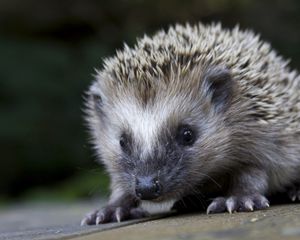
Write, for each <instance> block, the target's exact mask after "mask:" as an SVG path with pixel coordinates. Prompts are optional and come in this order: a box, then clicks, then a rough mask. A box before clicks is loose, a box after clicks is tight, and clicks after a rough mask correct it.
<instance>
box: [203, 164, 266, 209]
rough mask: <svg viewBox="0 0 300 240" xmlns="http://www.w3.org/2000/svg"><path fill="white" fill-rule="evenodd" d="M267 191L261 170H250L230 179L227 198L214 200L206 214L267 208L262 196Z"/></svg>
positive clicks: (264, 174) (264, 175) (264, 198)
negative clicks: (230, 183) (230, 185)
mask: <svg viewBox="0 0 300 240" xmlns="http://www.w3.org/2000/svg"><path fill="white" fill-rule="evenodd" d="M266 191H267V176H266V173H265V172H264V171H262V170H259V169H256V168H251V169H247V170H244V171H242V172H240V173H239V174H238V175H236V176H234V177H233V179H232V187H231V189H230V190H229V192H228V196H227V197H218V198H215V199H214V200H213V201H212V203H211V204H210V205H209V206H208V208H207V213H219V212H226V211H228V212H229V213H232V212H249V211H254V210H260V209H265V208H267V207H269V201H268V200H267V199H266V197H265V196H264V193H265V192H266Z"/></svg>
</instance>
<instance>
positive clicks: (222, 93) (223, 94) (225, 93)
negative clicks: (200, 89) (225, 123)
mask: <svg viewBox="0 0 300 240" xmlns="http://www.w3.org/2000/svg"><path fill="white" fill-rule="evenodd" d="M203 83H204V92H205V95H207V96H208V97H209V98H210V100H211V102H212V103H213V104H214V106H215V109H216V111H217V112H224V111H226V109H227V108H228V106H229V105H230V102H231V98H232V95H233V89H234V81H233V79H232V77H231V74H230V72H229V70H228V69H227V68H224V67H213V68H209V69H208V70H207V71H206V72H205V75H204V81H203Z"/></svg>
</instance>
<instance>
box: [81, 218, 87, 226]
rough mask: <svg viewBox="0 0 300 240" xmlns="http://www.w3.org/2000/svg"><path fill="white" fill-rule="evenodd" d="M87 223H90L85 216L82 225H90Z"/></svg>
mask: <svg viewBox="0 0 300 240" xmlns="http://www.w3.org/2000/svg"><path fill="white" fill-rule="evenodd" d="M87 223H88V219H87V218H86V217H85V218H83V219H82V220H81V222H80V226H86V225H88V224H87Z"/></svg>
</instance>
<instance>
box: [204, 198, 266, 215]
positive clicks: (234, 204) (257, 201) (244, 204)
mask: <svg viewBox="0 0 300 240" xmlns="http://www.w3.org/2000/svg"><path fill="white" fill-rule="evenodd" d="M269 206H270V205H269V201H268V200H267V199H266V198H265V197H264V196H262V195H260V194H253V195H246V196H231V197H229V198H227V199H225V198H216V199H215V200H213V202H212V203H211V204H210V205H209V206H208V208H207V214H209V213H218V212H226V211H228V212H229V213H230V214H231V213H234V212H236V211H239V212H249V211H251V212H252V211H254V210H260V209H265V208H267V207H269Z"/></svg>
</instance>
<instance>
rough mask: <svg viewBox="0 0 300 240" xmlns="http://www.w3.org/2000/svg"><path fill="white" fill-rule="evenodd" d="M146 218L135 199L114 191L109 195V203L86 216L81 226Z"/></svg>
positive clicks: (144, 212)
mask: <svg viewBox="0 0 300 240" xmlns="http://www.w3.org/2000/svg"><path fill="white" fill-rule="evenodd" d="M146 216H148V213H147V212H146V211H144V210H143V209H142V208H140V207H139V201H138V200H137V199H136V197H134V196H132V195H129V194H124V193H122V192H121V191H119V190H116V191H114V192H113V194H112V195H111V198H110V201H109V203H108V204H107V205H106V206H105V207H104V208H102V209H100V210H95V211H93V212H91V213H89V214H87V215H86V216H85V217H84V218H83V219H82V221H81V225H94V224H96V225H97V224H102V223H108V222H121V221H124V220H128V219H137V218H142V217H146Z"/></svg>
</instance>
